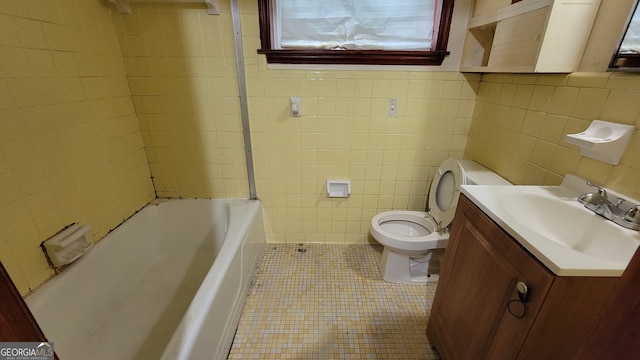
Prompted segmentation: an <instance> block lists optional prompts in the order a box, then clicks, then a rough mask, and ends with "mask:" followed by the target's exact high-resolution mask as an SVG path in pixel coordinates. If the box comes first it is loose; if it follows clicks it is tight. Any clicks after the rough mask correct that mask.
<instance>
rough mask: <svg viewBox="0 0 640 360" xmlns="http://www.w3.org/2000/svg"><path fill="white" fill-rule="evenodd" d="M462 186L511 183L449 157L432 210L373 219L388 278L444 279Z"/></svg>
mask: <svg viewBox="0 0 640 360" xmlns="http://www.w3.org/2000/svg"><path fill="white" fill-rule="evenodd" d="M460 185H511V183H509V182H508V181H507V180H505V179H504V178H502V177H501V176H499V175H498V174H496V173H494V172H492V171H491V170H489V169H487V168H485V167H484V166H482V165H480V164H478V163H476V162H474V161H472V160H461V159H447V160H445V161H443V162H442V164H440V167H439V169H438V172H437V173H436V175H435V176H434V178H433V181H432V182H431V189H430V191H429V200H428V203H427V212H422V211H385V212H382V213H379V214H377V215H376V216H374V217H373V219H371V226H370V232H371V236H373V238H374V239H375V240H376V241H377V242H378V243H380V244H381V245H383V246H384V250H383V252H382V259H381V260H380V272H381V273H382V278H383V279H384V280H386V281H390V282H396V283H403V284H418V285H424V284H426V283H428V282H435V281H437V280H438V273H439V272H440V263H441V261H442V257H443V255H444V248H446V246H447V243H448V242H449V229H450V224H451V221H452V220H453V217H454V215H455V212H456V206H457V204H458V197H459V196H460Z"/></svg>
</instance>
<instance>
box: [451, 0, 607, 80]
mask: <svg viewBox="0 0 640 360" xmlns="http://www.w3.org/2000/svg"><path fill="white" fill-rule="evenodd" d="M599 6H600V0H522V1H517V2H515V1H514V2H513V3H512V1H510V0H475V2H474V4H473V6H472V9H471V15H470V19H469V24H468V27H467V35H466V37H465V44H464V50H463V54H462V64H461V69H460V70H461V71H463V72H523V73H532V72H543V73H545V72H548V73H568V72H572V71H576V70H578V67H579V65H580V62H581V60H582V56H583V54H584V51H585V48H586V45H587V42H588V40H589V36H590V34H591V29H592V27H593V24H594V21H595V18H596V15H597V13H598V8H599Z"/></svg>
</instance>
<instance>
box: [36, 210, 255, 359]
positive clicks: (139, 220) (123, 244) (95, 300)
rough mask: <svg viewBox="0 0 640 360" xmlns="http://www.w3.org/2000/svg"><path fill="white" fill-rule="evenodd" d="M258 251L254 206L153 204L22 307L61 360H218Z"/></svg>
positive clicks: (237, 314) (228, 341) (228, 342)
mask: <svg viewBox="0 0 640 360" xmlns="http://www.w3.org/2000/svg"><path fill="white" fill-rule="evenodd" d="M264 246H265V232H264V224H263V217H262V205H261V203H260V201H258V200H241V199H237V200H236V199H221V200H199V199H192V200H182V199H181V200H177V199H176V200H166V201H155V202H154V203H152V204H151V205H148V206H146V207H145V208H143V209H142V210H141V211H139V212H138V213H137V214H135V215H134V216H132V217H131V218H130V219H128V220H127V221H125V222H124V223H123V224H122V225H121V226H119V227H118V228H116V229H115V230H114V231H112V232H110V233H109V234H108V235H107V236H106V237H105V238H104V239H102V240H101V241H99V242H98V243H97V244H96V245H95V246H93V248H91V249H90V250H89V251H88V252H87V253H86V254H85V255H84V256H82V257H81V258H80V259H78V260H77V261H76V262H75V263H73V264H71V265H70V266H69V267H67V268H66V269H64V270H63V271H62V272H61V273H60V274H59V275H58V276H56V277H54V278H53V279H52V280H50V281H49V282H47V283H46V284H44V285H43V286H42V287H41V288H40V289H38V290H37V291H35V292H34V293H33V294H31V295H29V296H28V297H27V298H26V302H27V305H28V306H29V308H30V309H31V311H32V312H33V314H34V316H35V318H36V320H37V321H38V323H39V324H40V327H41V328H42V330H43V331H44V333H45V334H46V336H47V338H48V339H49V341H52V342H53V343H54V348H55V351H56V353H57V354H58V356H60V358H61V359H69V360H75V359H171V360H174V359H226V358H227V354H228V352H229V349H230V348H231V344H232V342H233V336H234V334H235V330H236V328H237V325H238V321H239V319H240V314H241V312H242V307H243V306H244V303H245V299H246V296H247V293H248V289H249V285H250V281H251V277H252V275H253V272H254V270H255V269H256V267H257V263H258V261H259V259H260V257H261V256H262V253H263V251H264Z"/></svg>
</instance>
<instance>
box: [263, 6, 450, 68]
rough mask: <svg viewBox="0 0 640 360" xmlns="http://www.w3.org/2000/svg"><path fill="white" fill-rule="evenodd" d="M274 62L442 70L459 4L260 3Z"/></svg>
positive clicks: (266, 51)
mask: <svg viewBox="0 0 640 360" xmlns="http://www.w3.org/2000/svg"><path fill="white" fill-rule="evenodd" d="M258 5H259V11H260V37H261V42H262V44H261V45H262V48H261V49H259V50H258V53H260V54H265V55H266V56H267V62H269V63H281V64H366V65H440V64H441V63H442V61H443V60H444V58H445V56H447V55H448V54H449V52H448V51H447V40H448V38H449V27H450V25H451V15H452V13H453V0H396V1H383V0H351V1H350V0H324V1H310V0H258Z"/></svg>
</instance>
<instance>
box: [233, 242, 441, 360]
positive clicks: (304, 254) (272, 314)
mask: <svg viewBox="0 0 640 360" xmlns="http://www.w3.org/2000/svg"><path fill="white" fill-rule="evenodd" d="M381 253H382V246H379V245H365V244H354V245H338V244H270V245H268V246H267V249H266V251H265V255H264V257H263V259H262V262H261V265H260V267H259V270H258V274H257V276H256V278H255V279H254V281H253V284H252V287H251V289H250V293H249V297H248V298H247V302H246V304H245V307H244V310H243V313H242V316H241V318H240V325H239V326H238V331H237V332H236V337H235V339H234V343H233V346H232V348H231V353H230V355H229V359H234V360H235V359H421V360H424V359H439V356H438V354H437V353H436V352H435V350H433V349H432V348H430V346H429V344H428V340H427V336H426V334H425V329H426V324H427V320H428V316H429V309H430V308H431V302H432V301H433V296H434V294H435V290H436V284H429V285H426V286H417V285H405V284H395V283H389V282H386V281H384V280H382V278H381V276H380V271H379V270H378V263H379V261H380V256H381Z"/></svg>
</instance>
